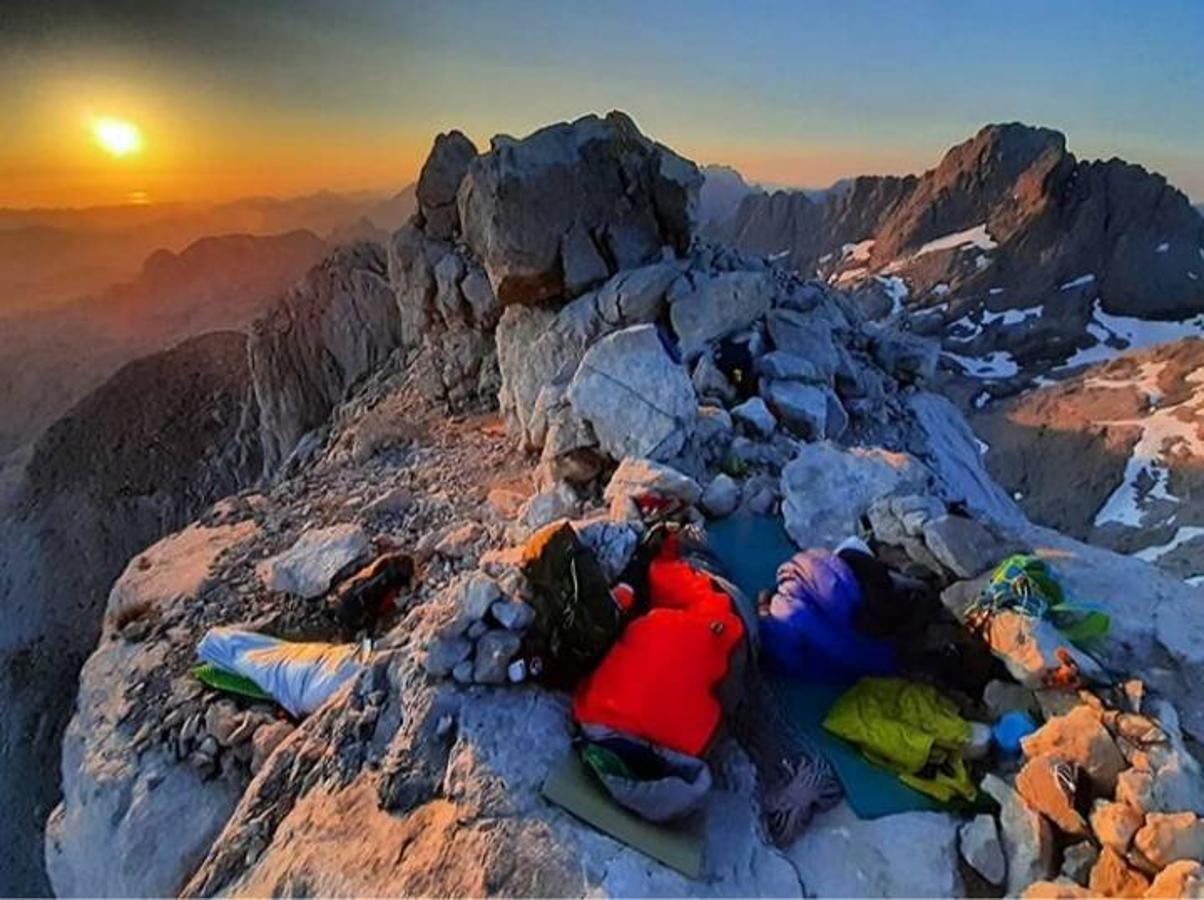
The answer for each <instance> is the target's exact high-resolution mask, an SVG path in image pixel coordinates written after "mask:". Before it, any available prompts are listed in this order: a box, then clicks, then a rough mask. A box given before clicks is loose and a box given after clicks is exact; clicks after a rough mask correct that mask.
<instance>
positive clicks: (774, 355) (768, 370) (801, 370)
mask: <svg viewBox="0 0 1204 900" xmlns="http://www.w3.org/2000/svg"><path fill="white" fill-rule="evenodd" d="M757 372H758V374H760V375H761V377H763V378H767V379H769V380H770V381H805V382H807V383H809V384H825V383H826V382H827V378H826V377H825V376H824V373H823V372H822V371H821V370H820V368H819V366H818V365H816V364H815V363H813V362H812V361H811V360H809V359H806V358H805V357H802V356H796V355H795V354H793V353H787V352H786V351H785V350H773V351H771V352H769V353H766V354H765V355H764V356H762V357H760V358H759V359H758V360H757Z"/></svg>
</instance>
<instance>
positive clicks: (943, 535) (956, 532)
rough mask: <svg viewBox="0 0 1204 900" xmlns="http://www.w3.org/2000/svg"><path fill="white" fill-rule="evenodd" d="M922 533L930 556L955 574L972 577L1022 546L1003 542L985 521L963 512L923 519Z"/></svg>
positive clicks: (960, 576) (961, 576)
mask: <svg viewBox="0 0 1204 900" xmlns="http://www.w3.org/2000/svg"><path fill="white" fill-rule="evenodd" d="M923 534H924V543H925V544H927V545H928V549H929V550H931V551H932V554H933V556H935V557H936V558H937V559H938V560H939V561H940V563H941V564H942V565H943V566H945V567H946V568H947V569H949V571H951V572H952V573H953V574H954V575H956V576H957V577H958V578H975V577H977V576H979V575H981V574H982V573H983V572H985V571H987V570H988V569H991V568H993V567H994V566H995V564H996V563H998V562H999V561H1000V560H1001V559H1003V558H1004V557H1005V556H1007V555H1008V554H1009V553H1010V552H1014V551H1019V550H1020V549H1021V548H1020V547H1018V546H1017V545H1015V544H1010V543H1006V542H1004V541H1003V540H1001V539H1000V538H999V536H997V535H996V534H994V533H992V532H991V531H990V530H989V529H988V528H987V527H986V526H985V525H983V524H981V523H979V522H977V521H976V520H974V519H967V518H965V517H962V516H948V515H942V516H937V517H936V518H933V519H930V520H928V521H927V522H925V523H924V531H923Z"/></svg>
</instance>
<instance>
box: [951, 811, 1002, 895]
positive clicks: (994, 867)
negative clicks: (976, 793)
mask: <svg viewBox="0 0 1204 900" xmlns="http://www.w3.org/2000/svg"><path fill="white" fill-rule="evenodd" d="M957 847H958V850H959V851H960V852H961V855H962V859H964V860H965V861H966V862H967V863H968V864H969V866H970V868H972V869H973V870H974V871H975V872H977V873H978V874H979V875H981V876H982V877H983V878H985V879H986V880H987V881H989V882H990V883H991V884H994V885H1002V884H1003V880H1004V878H1006V877H1007V860H1006V859H1004V857H1003V845H1002V844H1001V843H1000V842H999V829H998V827H997V826H996V824H995V818H994V816H990V815H987V814H986V813H980V814H979V815H977V816H975V817H974V818H973V819H971V820H970V821H969V822H963V823H962V825H961V826H960V827H959V828H958V829H957Z"/></svg>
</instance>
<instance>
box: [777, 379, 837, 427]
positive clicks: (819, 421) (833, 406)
mask: <svg viewBox="0 0 1204 900" xmlns="http://www.w3.org/2000/svg"><path fill="white" fill-rule="evenodd" d="M764 393H765V398H766V399H767V400H768V401H769V404H770V406H771V407H772V408H773V410H774V411H775V412H776V413H777V416H778V418H779V419H781V420H782V423H783V424H784V425H785V426H786V427H787V428H789V429H790V430H791V431H793V432H795V433H796V434H797V435H799V436H800V437H802V438H804V439H806V440H823V439H824V438H829V439H832V440H835V439H836V438H839V437H840V436H841V435H842V434H844V431H845V429H846V428H847V427H848V424H849V417H848V414H847V413H846V412H845V410H844V407H843V406H841V405H840V400H839V399H837V397H836V394H834V393H833V392H832V391H831V390H830V389H829V388H826V387H819V386H817V385H813V384H804V383H803V382H799V381H771V382H769V383H768V384H767V385H766V386H765V389H764Z"/></svg>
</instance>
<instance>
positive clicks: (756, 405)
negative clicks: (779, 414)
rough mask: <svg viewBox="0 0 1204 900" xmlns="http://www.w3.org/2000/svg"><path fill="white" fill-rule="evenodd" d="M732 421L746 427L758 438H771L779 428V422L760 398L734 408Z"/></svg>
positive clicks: (749, 400) (754, 398) (752, 398)
mask: <svg viewBox="0 0 1204 900" xmlns="http://www.w3.org/2000/svg"><path fill="white" fill-rule="evenodd" d="M732 420H733V421H735V422H738V423H739V424H741V425H744V426H745V427H746V428H748V429H749V431H751V432H752V433H753V434H754V435H757V436H758V437H769V436H770V435H771V434H773V432H774V430H775V429H776V428H777V427H778V420H777V418H775V417H774V414H773V413H771V412H770V411H769V407H768V406H766V405H765V401H764V400H762V399H761V398H760V397H750V398H749V399H747V400H745V401H744V402H743V403H741V404H740V405H739V406H734V407H732Z"/></svg>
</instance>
